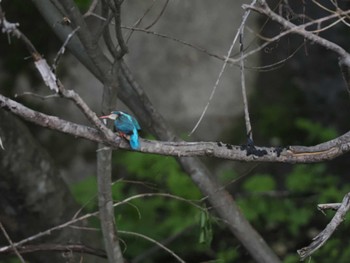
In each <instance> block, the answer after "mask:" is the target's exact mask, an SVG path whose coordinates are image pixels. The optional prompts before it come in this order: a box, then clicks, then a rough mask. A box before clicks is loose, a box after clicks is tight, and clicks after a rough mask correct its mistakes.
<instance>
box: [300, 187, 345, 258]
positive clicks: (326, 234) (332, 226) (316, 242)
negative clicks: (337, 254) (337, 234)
mask: <svg viewBox="0 0 350 263" xmlns="http://www.w3.org/2000/svg"><path fill="white" fill-rule="evenodd" d="M349 209H350V193H347V194H346V195H345V196H344V198H343V201H342V203H341V205H340V207H339V208H338V210H337V212H336V213H335V215H334V216H333V218H332V220H331V222H329V224H328V225H327V226H326V228H325V229H324V230H323V231H322V232H321V233H319V234H318V235H317V236H316V237H314V238H313V239H312V242H311V244H310V245H308V246H307V247H303V248H302V249H299V250H298V254H299V256H300V260H305V259H306V258H307V257H309V256H311V255H312V254H313V253H315V252H316V250H318V249H319V248H320V247H322V246H323V245H324V243H325V242H326V241H327V240H328V239H329V238H330V237H331V235H332V234H333V232H334V231H335V230H336V229H337V227H338V226H339V225H340V224H341V223H342V222H343V221H344V219H345V215H346V214H347V213H348V211H349Z"/></svg>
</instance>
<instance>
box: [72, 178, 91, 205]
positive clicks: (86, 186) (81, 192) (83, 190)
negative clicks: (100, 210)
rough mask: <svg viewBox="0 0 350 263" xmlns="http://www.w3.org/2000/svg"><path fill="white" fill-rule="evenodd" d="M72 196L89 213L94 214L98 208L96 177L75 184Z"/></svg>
mask: <svg viewBox="0 0 350 263" xmlns="http://www.w3.org/2000/svg"><path fill="white" fill-rule="evenodd" d="M70 190H71V192H72V194H73V195H74V197H75V199H76V201H77V202H78V203H79V204H81V205H82V206H84V209H85V210H86V211H88V212H92V211H93V210H95V209H96V207H97V202H96V201H97V200H96V191H97V182H96V177H94V176H90V177H87V178H86V179H85V180H83V181H81V182H79V183H76V184H73V185H71V187H70Z"/></svg>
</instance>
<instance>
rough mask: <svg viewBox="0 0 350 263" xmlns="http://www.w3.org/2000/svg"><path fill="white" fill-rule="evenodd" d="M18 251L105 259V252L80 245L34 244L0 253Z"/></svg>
mask: <svg viewBox="0 0 350 263" xmlns="http://www.w3.org/2000/svg"><path fill="white" fill-rule="evenodd" d="M15 249H16V250H18V251H19V252H20V253H22V254H26V253H33V252H38V251H52V252H61V253H62V252H76V253H84V254H90V255H94V256H96V257H100V258H107V255H106V252H105V251H103V250H101V249H95V248H92V247H88V246H86V245H82V244H66V245H62V244H47V243H45V244H36V245H24V246H17V247H15V248H11V247H10V248H8V249H6V250H4V251H3V252H2V253H4V254H5V253H8V254H12V253H13V252H14V250H15Z"/></svg>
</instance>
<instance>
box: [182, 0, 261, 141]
mask: <svg viewBox="0 0 350 263" xmlns="http://www.w3.org/2000/svg"><path fill="white" fill-rule="evenodd" d="M256 1H257V0H253V1H252V3H251V5H252V6H254V5H255V3H256ZM249 14H250V10H246V11H245V13H244V15H243V19H242V23H241V25H240V26H239V28H238V31H237V33H236V35H235V37H234V39H233V41H232V43H231V46H230V48H229V50H228V52H227V55H226V58H225V61H224V64H223V65H222V68H221V70H220V72H219V76H218V77H217V79H216V82H215V85H214V87H213V88H212V91H211V94H210V96H209V99H208V102H207V105H205V108H204V110H203V112H202V114H201V116H200V117H199V119H198V121H197V123H196V124H195V126H194V127H193V129H192V130H191V131H190V133H189V134H188V136H191V135H192V134H193V133H194V132H195V131H196V129H197V128H198V126H199V124H200V123H201V121H202V119H203V117H204V115H205V113H206V112H207V110H208V108H209V105H210V103H211V101H212V99H213V97H214V94H215V92H216V89H217V87H218V86H219V83H220V80H221V77H222V74H223V73H224V71H225V69H226V66H227V63H228V61H229V58H230V56H231V53H232V50H233V47H234V45H235V44H236V41H237V39H238V37H239V35H240V32H241V29H242V27H244V26H245V23H246V20H247V19H248V16H249Z"/></svg>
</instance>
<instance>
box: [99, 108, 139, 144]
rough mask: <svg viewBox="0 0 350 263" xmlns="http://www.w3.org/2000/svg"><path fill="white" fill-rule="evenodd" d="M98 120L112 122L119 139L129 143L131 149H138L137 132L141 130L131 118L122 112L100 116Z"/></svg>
mask: <svg viewBox="0 0 350 263" xmlns="http://www.w3.org/2000/svg"><path fill="white" fill-rule="evenodd" d="M100 119H111V120H114V127H115V129H116V130H117V132H118V133H119V135H120V136H121V137H124V138H125V139H127V140H128V141H129V143H130V147H131V149H133V150H137V149H140V142H139V134H138V132H137V131H138V130H141V127H140V125H139V123H138V122H137V120H136V119H135V118H134V117H133V116H131V115H129V114H127V113H125V112H122V111H112V112H111V114H109V115H106V116H101V117H100Z"/></svg>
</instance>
